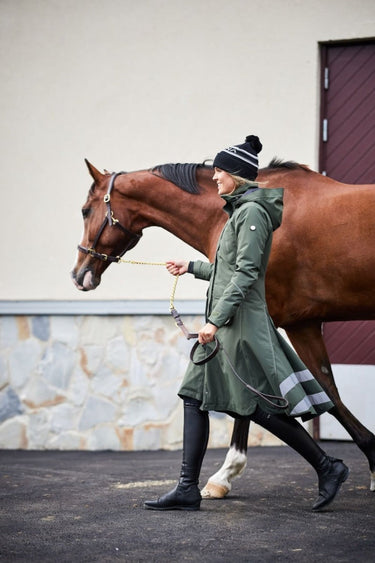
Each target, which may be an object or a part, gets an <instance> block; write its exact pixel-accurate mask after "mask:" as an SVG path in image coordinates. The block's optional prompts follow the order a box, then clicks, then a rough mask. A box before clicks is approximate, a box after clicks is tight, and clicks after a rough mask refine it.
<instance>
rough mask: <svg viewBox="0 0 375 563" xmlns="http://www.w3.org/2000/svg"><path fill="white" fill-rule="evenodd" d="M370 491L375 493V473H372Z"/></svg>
mask: <svg viewBox="0 0 375 563" xmlns="http://www.w3.org/2000/svg"><path fill="white" fill-rule="evenodd" d="M370 478H371V481H370V491H375V471H373V472H372V473H370Z"/></svg>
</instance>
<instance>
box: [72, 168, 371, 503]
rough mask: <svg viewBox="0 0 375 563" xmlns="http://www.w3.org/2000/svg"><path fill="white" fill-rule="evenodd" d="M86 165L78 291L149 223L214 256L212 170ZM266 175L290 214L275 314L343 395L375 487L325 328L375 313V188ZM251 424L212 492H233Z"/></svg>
mask: <svg viewBox="0 0 375 563" xmlns="http://www.w3.org/2000/svg"><path fill="white" fill-rule="evenodd" d="M86 162H87V161H86ZM87 166H88V168H89V172H90V174H91V176H92V178H93V180H94V183H93V185H92V186H91V189H90V191H89V194H88V198H87V201H86V203H85V205H84V206H83V209H82V214H83V217H84V234H83V239H82V242H81V244H80V246H79V249H80V251H81V252H80V253H79V255H78V259H77V262H76V264H75V266H74V269H73V272H72V276H73V280H74V283H75V284H76V286H77V288H78V289H80V290H84V291H88V290H92V289H95V288H96V287H97V285H98V284H99V283H100V280H101V276H102V274H103V272H104V271H105V269H106V268H107V267H108V266H109V264H110V263H112V262H113V261H118V257H119V256H120V255H122V254H123V253H124V252H126V251H127V250H129V248H132V247H133V246H135V244H137V242H138V240H139V238H140V236H141V235H142V230H143V229H144V228H146V227H149V226H159V227H162V228H164V229H166V230H168V231H170V232H171V233H173V234H174V235H176V236H177V237H179V238H180V239H181V240H183V241H184V242H186V243H187V244H189V245H191V246H192V247H194V248H196V249H197V250H199V251H200V252H201V253H203V254H204V255H206V256H207V258H208V259H209V260H210V261H212V260H213V259H214V256H215V250H216V243H217V240H218V237H219V234H220V232H221V230H222V228H223V226H224V224H225V221H226V218H227V216H226V214H225V213H224V211H223V210H222V206H223V201H222V199H221V198H220V197H219V196H218V195H217V188H216V184H215V183H214V182H213V180H212V168H210V167H206V166H201V165H181V164H177V165H162V166H159V167H155V168H154V169H152V170H142V171H137V172H131V173H121V174H120V175H117V176H114V175H111V174H108V173H106V174H102V173H101V172H99V171H98V170H97V169H96V168H94V167H93V166H92V165H91V164H90V163H88V162H87ZM195 180H196V182H195ZM257 181H258V182H259V183H260V185H261V187H263V188H273V187H279V186H281V187H284V188H285V194H284V215H283V222H282V226H281V227H280V228H279V229H278V230H277V231H276V232H275V235H274V240H273V246H272V252H271V256H270V261H269V266H268V270H267V279H266V291H267V303H268V307H269V311H270V314H271V316H272V318H273V320H274V322H275V324H276V326H279V327H282V328H284V329H285V331H286V333H287V335H288V337H289V338H290V340H291V342H292V344H293V345H294V347H295V349H296V351H297V353H298V354H299V355H300V357H301V358H302V360H303V361H304V362H305V364H306V365H307V366H308V368H309V369H310V370H311V371H312V373H313V374H314V375H315V377H316V379H317V380H318V381H319V382H320V384H321V385H322V386H323V387H324V389H325V390H326V391H327V393H328V394H329V395H330V397H331V398H332V400H333V402H334V403H335V408H334V410H333V411H331V413H332V414H333V416H335V417H336V418H337V420H338V421H339V422H340V423H341V424H342V425H343V427H344V428H345V429H346V430H347V432H348V433H349V434H350V436H351V437H352V438H353V440H354V442H355V443H356V444H357V445H358V447H359V448H360V449H361V450H362V452H363V453H364V454H365V456H366V457H367V459H368V462H369V466H370V472H371V486H370V487H371V490H375V436H374V434H373V433H372V432H370V431H369V430H368V429H367V428H365V427H364V426H363V425H362V424H361V423H360V422H359V421H358V420H357V419H356V418H355V417H354V416H353V414H352V413H351V412H350V411H349V410H348V409H347V408H346V406H345V405H344V404H343V403H342V401H341V399H340V395H339V393H338V390H337V387H336V385H335V382H334V378H333V374H332V369H331V365H330V361H329V358H328V355H327V351H326V349H325V346H324V342H323V339H322V333H321V327H322V322H326V321H337V320H360V319H374V318H375V297H374V286H375V267H374V266H375V258H374V253H373V241H374V240H375V220H374V209H375V189H374V188H375V186H373V185H361V186H360V185H356V186H352V185H346V184H342V183H339V182H336V181H334V180H332V179H330V178H327V177H325V176H322V175H320V174H317V173H316V172H313V171H311V170H310V169H309V168H308V167H306V166H302V165H299V164H297V163H293V162H287V163H285V162H284V163H282V162H280V161H276V160H274V161H272V162H271V163H270V165H269V166H268V167H267V168H264V169H261V170H260V171H259V174H258V178H257ZM104 215H105V219H104V221H103V216H104ZM197 217H199V221H197ZM202 225H204V226H205V228H204V229H202ZM248 430H249V421H247V420H243V419H242V420H237V419H236V420H235V423H234V429H233V435H232V441H231V448H230V450H229V452H228V454H227V457H226V460H225V463H224V465H223V467H222V469H221V470H220V471H219V472H218V473H216V474H215V475H214V476H212V477H211V478H210V479H209V482H208V484H207V485H206V487H205V489H204V490H203V492H202V494H203V496H206V497H216V498H217V497H221V496H224V495H225V494H226V493H227V492H228V491H229V490H230V488H231V484H230V481H231V479H233V478H234V477H235V476H237V475H239V474H240V473H241V472H242V471H243V469H244V466H245V464H246V450H247V436H248ZM237 454H238V455H237Z"/></svg>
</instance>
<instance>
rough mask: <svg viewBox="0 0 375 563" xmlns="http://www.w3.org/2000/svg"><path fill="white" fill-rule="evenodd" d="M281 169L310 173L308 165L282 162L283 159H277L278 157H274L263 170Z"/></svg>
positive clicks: (292, 161) (288, 161)
mask: <svg viewBox="0 0 375 563" xmlns="http://www.w3.org/2000/svg"><path fill="white" fill-rule="evenodd" d="M280 168H284V169H286V170H305V172H309V171H310V169H309V167H308V166H306V164H299V163H298V162H295V161H294V160H281V158H277V157H276V156H274V157H273V159H272V160H271V162H270V163H269V165H268V166H266V167H265V168H263V169H262V170H277V169H280Z"/></svg>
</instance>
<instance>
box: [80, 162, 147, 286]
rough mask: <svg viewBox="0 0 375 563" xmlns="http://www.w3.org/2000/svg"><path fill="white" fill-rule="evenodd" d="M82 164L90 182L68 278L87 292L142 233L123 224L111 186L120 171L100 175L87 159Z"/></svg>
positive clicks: (121, 209)
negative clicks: (80, 237)
mask: <svg viewBox="0 0 375 563" xmlns="http://www.w3.org/2000/svg"><path fill="white" fill-rule="evenodd" d="M86 164H87V167H88V169H89V172H90V175H91V176H92V178H93V180H94V183H93V184H92V186H91V188H90V190H89V193H88V197H87V200H86V203H85V204H84V206H83V207H82V216H83V223H84V230H83V237H82V240H81V243H80V244H79V245H78V250H79V252H78V256H77V261H76V263H75V265H74V268H73V271H72V278H73V281H74V283H75V285H76V287H77V288H78V289H81V290H83V291H90V290H91V289H95V288H96V287H97V286H98V285H99V284H100V280H101V276H102V274H103V272H104V271H105V270H106V269H107V268H108V266H109V265H110V264H112V262H118V261H119V259H120V258H121V256H122V255H123V254H125V252H126V251H127V250H130V249H131V248H133V247H134V246H135V245H136V244H137V242H138V241H139V239H140V238H141V236H142V232H140V233H136V232H133V231H132V230H131V228H130V227H131V225H129V226H126V225H127V223H129V217H127V212H126V209H124V205H120V199H121V194H120V193H119V192H118V190H116V188H115V180H116V178H117V176H120V175H121V174H124V173H123V172H120V173H118V174H109V173H106V174H102V173H101V172H99V170H97V169H96V168H95V167H94V166H93V165H92V164H90V163H89V162H88V161H87V160H86Z"/></svg>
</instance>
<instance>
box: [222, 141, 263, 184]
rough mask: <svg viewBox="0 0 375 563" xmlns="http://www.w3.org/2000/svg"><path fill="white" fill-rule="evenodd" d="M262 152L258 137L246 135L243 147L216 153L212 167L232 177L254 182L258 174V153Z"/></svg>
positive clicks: (236, 146) (238, 146) (230, 148)
mask: <svg viewBox="0 0 375 563" xmlns="http://www.w3.org/2000/svg"><path fill="white" fill-rule="evenodd" d="M261 150H262V143H261V142H260V140H259V137H256V136H255V135H248V136H247V137H246V139H245V142H244V144H243V145H234V146H232V147H228V148H227V149H224V150H222V151H220V152H219V153H217V155H216V156H215V159H214V164H213V166H214V167H216V168H220V170H225V172H229V174H233V176H240V177H241V178H246V179H247V180H255V178H256V177H257V174H258V168H259V165H258V156H257V155H258V153H259V152H260V151H261Z"/></svg>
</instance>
